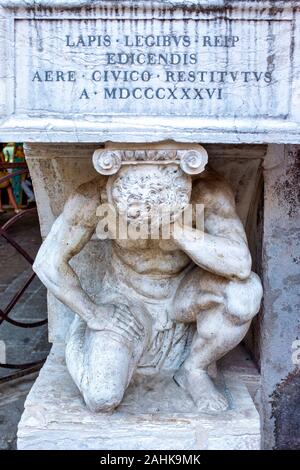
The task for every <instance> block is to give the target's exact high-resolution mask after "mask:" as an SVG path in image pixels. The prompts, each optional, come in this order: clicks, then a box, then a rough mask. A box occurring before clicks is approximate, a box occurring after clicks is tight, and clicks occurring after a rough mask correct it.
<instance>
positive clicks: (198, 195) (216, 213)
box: [176, 174, 252, 280]
mask: <svg viewBox="0 0 300 470" xmlns="http://www.w3.org/2000/svg"><path fill="white" fill-rule="evenodd" d="M192 203H193V204H203V205H204V231H202V230H199V229H194V228H190V227H185V226H184V227H183V230H182V236H181V237H180V238H179V239H178V240H176V243H177V245H178V246H179V247H180V248H181V249H182V250H183V251H184V252H185V253H186V254H188V255H189V256H190V258H191V259H192V260H193V261H194V262H195V263H196V264H197V265H198V266H200V267H202V268H203V269H206V270H208V271H210V272H213V273H215V274H218V275H220V276H223V277H226V278H229V279H232V278H238V279H241V280H242V279H246V278H247V277H248V276H249V275H250V272H251V263H252V261H251V255H250V251H249V248H248V243H247V238H246V234H245V230H244V227H243V224H242V222H241V220H240V219H239V217H238V215H237V213H236V208H235V200H234V195H233V193H232V191H231V189H230V187H229V186H228V184H227V183H226V182H225V181H224V180H223V179H222V178H220V177H219V176H218V175H214V174H213V175H209V176H208V177H207V178H199V180H198V181H196V182H195V184H194V186H193V192H192Z"/></svg>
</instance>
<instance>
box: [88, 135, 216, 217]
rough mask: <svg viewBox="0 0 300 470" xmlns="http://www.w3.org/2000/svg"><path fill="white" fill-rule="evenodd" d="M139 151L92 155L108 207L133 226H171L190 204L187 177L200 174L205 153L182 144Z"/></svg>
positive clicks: (107, 151)
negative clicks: (101, 176)
mask: <svg viewBox="0 0 300 470" xmlns="http://www.w3.org/2000/svg"><path fill="white" fill-rule="evenodd" d="M183 145H184V147H183V149H182V146H183ZM140 147H141V146H140V145H139V144H136V145H135V146H133V145H132V146H126V144H124V145H119V146H118V147H117V148H115V147H113V148H110V149H104V150H103V149H101V150H96V151H95V153H94V155H93V163H94V167H95V168H96V170H97V171H98V172H99V173H101V174H104V175H107V176H108V182H107V198H108V203H110V204H112V205H114V207H115V208H116V209H117V212H118V214H119V215H120V216H121V217H122V218H123V219H126V221H127V222H130V223H132V224H134V225H138V226H145V225H146V224H149V222H150V223H151V225H152V226H153V225H159V226H161V225H162V224H164V223H169V222H173V221H174V220H176V218H177V217H178V216H179V215H180V214H181V213H182V211H183V210H184V209H185V208H186V207H187V205H188V204H189V202H190V197H191V190H192V178H191V175H192V174H196V173H200V172H201V171H203V170H204V167H205V164H206V162H207V153H206V150H205V149H203V147H201V146H200V145H198V146H192V148H189V146H188V145H185V144H181V147H180V144H176V146H175V145H174V144H173V145H172V146H170V145H166V144H164V145H162V146H158V148H156V147H155V146H152V147H151V146H149V148H148V147H147V148H142V149H141V148H140ZM190 147H191V146H190Z"/></svg>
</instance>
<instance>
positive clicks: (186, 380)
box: [174, 367, 228, 413]
mask: <svg viewBox="0 0 300 470" xmlns="http://www.w3.org/2000/svg"><path fill="white" fill-rule="evenodd" d="M174 380H175V382H176V383H177V384H178V385H179V386H180V387H182V388H183V389H184V390H185V391H186V392H188V393H189V395H190V396H191V397H192V399H193V401H194V403H195V405H196V406H197V408H198V410H199V411H201V412H203V413H216V412H220V411H225V410H227V408H228V402H227V400H226V398H225V397H224V396H223V395H222V394H221V393H220V392H218V390H217V389H216V387H215V385H214V384H213V382H212V380H211V379H210V377H209V375H208V373H207V372H206V371H205V370H199V369H198V370H195V371H192V372H191V371H187V370H186V369H184V368H183V367H181V368H180V369H179V370H178V371H177V372H176V374H175V375H174Z"/></svg>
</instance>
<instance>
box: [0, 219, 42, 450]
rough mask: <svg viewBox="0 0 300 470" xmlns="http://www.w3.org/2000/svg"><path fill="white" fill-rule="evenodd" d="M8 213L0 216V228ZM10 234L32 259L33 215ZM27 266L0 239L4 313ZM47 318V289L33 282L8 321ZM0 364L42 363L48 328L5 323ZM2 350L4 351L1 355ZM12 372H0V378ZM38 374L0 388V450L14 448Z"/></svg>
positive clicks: (36, 239)
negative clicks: (19, 425)
mask: <svg viewBox="0 0 300 470" xmlns="http://www.w3.org/2000/svg"><path fill="white" fill-rule="evenodd" d="M10 216H11V213H5V214H1V215H0V225H2V224H3V223H4V222H5V221H6V220H7V219H8V218H9V217H10ZM9 234H10V235H11V236H12V237H14V239H15V240H16V241H17V242H18V243H19V244H20V245H21V246H22V247H23V248H25V249H26V250H27V251H28V252H29V254H30V255H31V256H32V257H35V255H36V252H37V250H38V248H39V246H40V244H41V237H40V231H39V223H38V218H37V215H36V214H27V215H25V216H24V217H23V218H22V219H21V220H19V221H17V222H16V224H15V225H14V226H13V227H11V228H10V229H9ZM31 272H32V271H31V267H30V265H29V263H28V262H27V261H26V260H25V259H24V258H23V257H22V256H21V255H20V254H19V253H18V252H16V250H15V249H14V248H13V247H12V246H11V245H10V244H9V243H7V242H6V240H4V239H3V238H2V237H0V307H1V308H2V309H3V308H4V307H5V306H6V305H7V303H8V302H9V300H10V299H11V298H12V297H13V295H14V293H15V292H16V291H17V290H18V288H19V287H20V286H21V285H22V284H23V283H24V281H25V280H26V279H27V278H28V277H29V275H30V274H31ZM46 315H47V306H46V289H45V288H44V286H43V285H42V284H41V282H40V281H39V279H38V278H35V279H34V280H33V282H32V283H31V284H30V286H29V287H28V289H27V290H26V291H25V293H24V294H23V296H22V297H21V299H20V300H19V302H18V303H17V304H16V306H15V307H14V308H13V310H12V312H11V314H10V317H11V318H14V319H17V320H19V321H23V322H33V321H38V320H42V319H44V318H45V317H46ZM0 342H1V343H0V344H1V351H0V353H1V361H0V362H3V355H4V353H5V359H6V362H7V363H26V362H34V361H38V360H40V359H43V358H44V357H46V356H47V354H48V352H49V348H50V345H49V343H48V341H47V325H45V326H42V327H37V328H19V327H16V326H13V325H10V324H9V323H7V322H4V323H2V324H1V325H0ZM4 349H5V351H4ZM11 372H15V371H12V370H9V369H2V368H0V377H3V376H5V375H7V374H10V373H11ZM36 376H37V374H36V373H35V374H31V375H30V376H27V377H24V378H22V379H18V380H14V381H10V382H8V383H5V384H0V449H13V448H15V447H16V430H17V424H18V422H19V420H20V416H21V414H22V411H23V404H24V400H25V397H26V395H27V393H28V391H29V390H30V388H31V386H32V383H33V381H34V379H35V378H36Z"/></svg>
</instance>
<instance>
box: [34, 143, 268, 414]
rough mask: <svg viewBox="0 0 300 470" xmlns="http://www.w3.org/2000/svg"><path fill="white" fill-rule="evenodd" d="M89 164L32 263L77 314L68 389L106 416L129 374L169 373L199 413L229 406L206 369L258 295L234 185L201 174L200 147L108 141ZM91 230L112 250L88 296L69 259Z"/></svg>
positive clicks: (241, 326)
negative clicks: (88, 176)
mask: <svg viewBox="0 0 300 470" xmlns="http://www.w3.org/2000/svg"><path fill="white" fill-rule="evenodd" d="M93 163H94V166H95V168H96V170H97V171H98V173H100V174H99V176H98V177H97V178H95V179H94V180H92V181H90V182H88V183H85V184H83V185H82V186H80V187H79V188H78V189H77V191H75V192H74V194H73V195H71V196H70V197H69V199H68V200H67V202H66V204H65V206H64V210H63V212H62V214H61V215H60V216H59V217H58V218H57V220H56V221H55V223H54V224H53V226H52V229H51V231H50V233H49V235H48V236H47V238H46V240H45V241H44V243H43V244H42V246H41V248H40V251H39V253H38V256H37V258H36V261H35V263H34V270H35V271H36V273H37V274H38V276H39V277H40V279H41V280H42V281H43V282H44V284H45V285H46V286H47V288H48V289H49V290H50V291H51V292H52V293H53V294H54V295H55V296H56V297H57V298H58V299H59V300H60V301H62V302H64V303H65V304H66V305H67V306H68V307H69V308H71V309H72V311H73V312H74V314H75V316H74V321H73V323H72V325H71V327H70V331H69V334H68V339H67V344H66V362H67V366H68V369H69V372H70V374H71V376H72V378H73V380H74V382H75V383H76V385H77V387H78V388H79V390H80V392H81V393H82V395H83V397H84V400H85V402H86V404H87V406H88V407H89V408H90V409H91V410H92V411H95V412H105V411H109V410H112V409H114V408H115V407H117V406H118V405H119V403H120V402H121V400H122V398H123V395H124V392H125V391H126V388H127V387H128V385H129V383H130V380H131V379H132V377H133V374H134V373H135V372H137V371H138V372H139V373H143V374H154V373H156V372H158V371H163V370H168V371H169V372H170V371H171V372H173V373H174V380H175V381H176V382H177V384H178V385H179V386H181V387H182V388H183V389H184V390H186V393H188V394H189V395H190V396H191V398H192V399H193V401H194V402H195V404H196V405H197V407H198V409H199V411H203V412H216V411H222V410H225V409H226V408H227V406H228V405H227V401H226V398H225V397H224V396H223V395H222V394H221V393H220V392H219V391H218V390H217V389H216V388H215V385H214V383H213V381H212V379H211V377H210V376H209V374H208V368H209V366H210V365H211V364H214V363H215V361H216V360H218V359H219V358H221V357H222V356H223V355H224V354H226V353H227V352H228V351H230V350H231V349H232V348H234V347H235V346H236V345H237V344H238V343H239V342H240V341H241V340H242V339H243V337H244V336H245V334H246V332H247V330H248V328H249V326H250V323H251V319H252V318H253V316H254V315H256V313H257V312H258V310H259V306H260V301H261V297H262V287H261V282H260V280H259V278H258V276H257V275H256V274H254V273H253V272H251V256H250V253H249V249H248V245H247V239H246V235H245V232H244V228H243V225H242V223H241V221H240V220H239V217H238V216H237V214H236V210H235V201H234V197H233V194H232V191H231V189H230V188H229V187H228V185H227V183H226V182H225V181H224V180H223V179H222V178H221V177H220V176H218V175H217V174H216V173H214V172H213V171H211V170H209V169H205V165H206V163H207V153H206V151H205V150H204V148H202V147H201V146H199V145H184V144H180V145H178V144H176V146H175V145H166V144H164V145H154V146H148V147H146V146H144V147H143V146H141V145H135V146H126V145H119V146H113V145H110V146H107V147H106V148H105V149H102V150H97V151H96V152H95V153H94V156H93ZM198 207H200V208H203V210H202V212H201V211H200V212H201V214H202V215H203V224H202V225H201V224H200V226H199V224H198V225H197V223H196V222H197V217H198V216H197V214H198V215H199V211H197V208H198ZM103 208H105V210H102V209H103ZM188 208H190V209H191V210H190V212H189V214H190V217H186V218H184V217H182V216H183V214H185V213H187V212H188V211H187V209H188ZM185 219H189V222H190V223H188V222H187V221H186V220H185ZM200 219H201V217H200ZM116 222H118V224H116ZM114 224H115V227H114ZM117 225H118V227H116V226H117ZM120 227H121V229H120ZM95 231H96V234H97V236H98V237H100V238H106V239H107V240H106V243H110V244H111V253H112V255H111V258H110V260H109V262H107V266H106V273H105V277H104V280H103V282H102V284H101V286H100V287H99V294H98V295H96V296H94V297H93V298H91V297H90V296H89V295H88V294H87V293H86V292H85V291H84V290H83V288H82V286H81V284H80V281H79V278H78V276H77V275H76V273H75V272H74V270H73V269H72V268H71V266H70V264H69V261H70V260H71V258H72V257H73V256H74V255H76V254H77V253H79V252H80V251H81V250H82V248H83V247H84V246H85V244H86V243H87V242H88V241H89V240H90V238H91V237H92V235H93V234H94V233H95ZM125 232H126V233H125ZM166 233H167V236H166ZM164 235H165V236H164ZM99 245H101V244H99Z"/></svg>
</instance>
